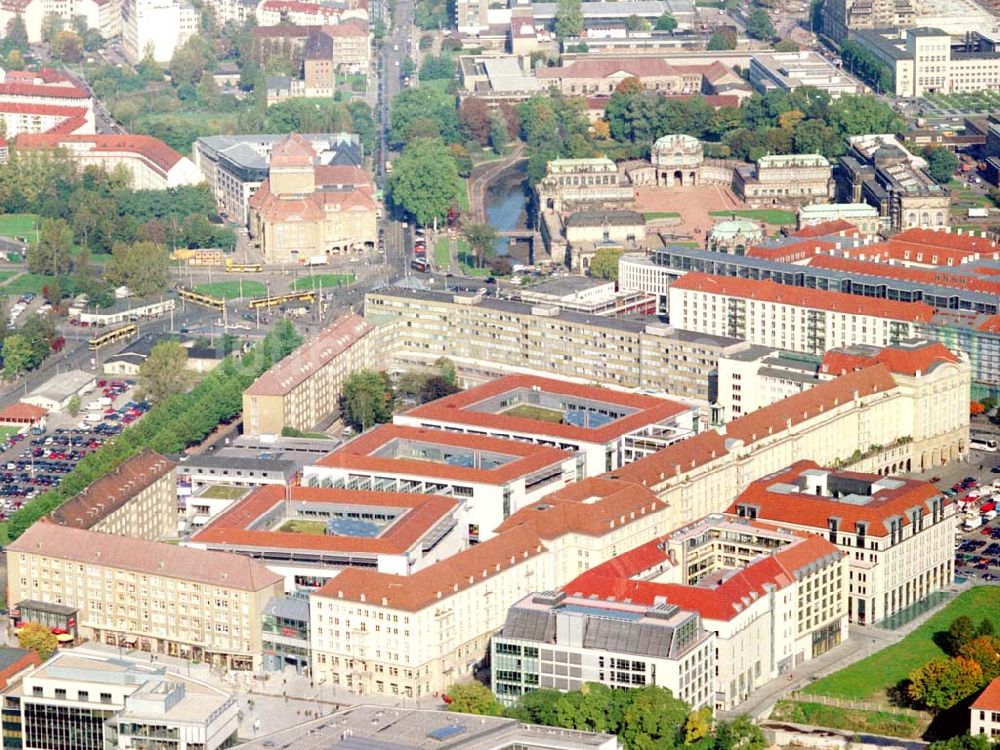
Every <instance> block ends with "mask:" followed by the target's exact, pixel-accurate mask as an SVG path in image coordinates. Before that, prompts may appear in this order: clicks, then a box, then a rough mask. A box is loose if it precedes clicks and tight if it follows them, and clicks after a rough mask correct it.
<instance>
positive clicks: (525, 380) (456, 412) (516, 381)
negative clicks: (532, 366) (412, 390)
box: [406, 375, 688, 443]
mask: <svg viewBox="0 0 1000 750" xmlns="http://www.w3.org/2000/svg"><path fill="white" fill-rule="evenodd" d="M522 388H529V389H531V388H535V389H539V390H541V391H543V392H545V393H554V394H560V395H564V396H573V397H576V398H581V399H592V400H594V401H604V402H606V403H610V404H614V405H616V406H623V407H628V408H632V409H637V410H638V411H636V412H635V413H633V414H630V415H628V416H625V417H622V418H621V419H617V420H615V421H613V422H610V423H608V424H606V425H604V426H603V427H598V428H590V427H577V426H575V425H569V424H559V423H555V422H546V421H542V420H538V419H530V418H527V417H513V416H509V415H505V414H493V413H490V412H486V411H477V410H474V409H471V408H469V407H471V406H473V405H474V404H477V403H479V402H481V401H484V400H486V399H488V398H491V397H493V396H498V395H500V394H502V393H507V392H508V391H513V390H516V389H522ZM687 408H688V407H687V406H685V405H684V404H680V403H678V402H676V401H667V400H666V399H662V398H656V397H655V396H646V395H642V394H635V393H625V392H623V391H615V390H611V389H609V388H601V387H599V386H593V385H578V384H576V383H569V382H566V381H563V380H553V379H551V378H542V377H538V376H536V375H508V376H506V377H503V378H498V379H496V380H491V381H490V382H488V383H484V384H483V385H480V386H477V387H475V388H470V389H469V390H467V391H461V392H459V393H456V394H454V395H451V396H446V397H445V398H441V399H438V400H436V401H431V402H430V403H428V404H424V405H423V406H418V407H416V408H414V409H411V410H410V411H408V412H406V416H407V417H411V418H413V419H424V420H433V421H440V422H455V423H458V424H466V425H475V426H478V427H483V428H487V429H489V428H492V429H498V430H509V431H511V432H522V433H529V434H532V435H546V436H552V437H559V438H565V439H569V440H581V441H585V442H593V443H601V442H608V441H610V440H614V439H615V438H618V437H621V436H622V435H624V434H626V433H628V432H631V431H632V430H635V429H637V428H639V427H642V426H643V425H647V424H651V423H655V422H659V421H662V420H664V419H667V418H669V417H671V416H674V415H675V414H680V413H682V412H684V411H686V410H687Z"/></svg>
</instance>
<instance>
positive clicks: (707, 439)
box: [604, 430, 729, 487]
mask: <svg viewBox="0 0 1000 750" xmlns="http://www.w3.org/2000/svg"><path fill="white" fill-rule="evenodd" d="M727 453H729V450H728V449H727V448H726V438H725V437H723V436H722V435H720V434H719V433H718V432H716V431H715V430H706V431H705V432H701V433H698V434H697V435H695V436H693V437H689V438H688V439H687V440H681V441H679V442H677V443H673V444H671V445H668V446H667V447H666V448H663V449H662V450H658V451H657V452H656V453H653V454H651V455H649V456H646V457H645V458H640V459H639V460H638V461H633V462H632V463H630V464H625V466H622V467H621V468H619V469H616V470H615V471H613V472H611V473H609V474H605V475H604V476H606V477H608V478H610V479H624V480H626V481H629V482H635V483H636V484H640V485H642V486H643V487H655V486H656V485H658V484H660V483H661V482H664V481H666V480H667V479H670V478H671V477H675V476H681V475H683V474H684V473H685V472H687V471H691V470H692V469H696V468H698V467H699V466H704V465H705V464H708V463H711V462H712V461H715V460H716V459H719V458H722V457H723V456H725V455H726V454H727Z"/></svg>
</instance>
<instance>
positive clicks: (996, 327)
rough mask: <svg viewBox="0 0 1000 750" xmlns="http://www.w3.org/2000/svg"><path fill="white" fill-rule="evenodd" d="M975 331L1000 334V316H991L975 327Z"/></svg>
mask: <svg viewBox="0 0 1000 750" xmlns="http://www.w3.org/2000/svg"><path fill="white" fill-rule="evenodd" d="M976 330H977V331H986V332H987V333H1000V315H991V316H990V317H988V318H987V319H986V320H984V321H983V322H982V323H980V324H979V325H978V326H977V327H976Z"/></svg>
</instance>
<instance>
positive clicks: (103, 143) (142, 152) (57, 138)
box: [17, 133, 183, 175]
mask: <svg viewBox="0 0 1000 750" xmlns="http://www.w3.org/2000/svg"><path fill="white" fill-rule="evenodd" d="M67 143H89V144H93V148H92V149H89V150H88V151H87V152H86V153H95V152H96V153H101V152H121V151H125V152H132V153H135V154H137V155H139V156H141V157H143V158H144V159H146V160H147V161H149V162H150V163H151V164H153V165H154V166H155V167H158V168H159V170H160V171H162V173H163V174H164V175H166V174H167V172H169V171H170V169H171V168H172V167H173V166H174V165H175V164H177V162H179V161H180V160H181V159H182V158H183V157H182V156H181V155H180V154H179V153H177V152H176V151H174V150H173V149H172V148H170V146H168V145H167V144H166V143H164V142H163V141H161V140H160V139H159V138H153V137H152V136H148V135H118V134H107V135H105V134H97V135H57V134H53V133H24V134H22V135H19V136H18V137H17V146H18V148H60V147H62V146H63V145H64V144H67Z"/></svg>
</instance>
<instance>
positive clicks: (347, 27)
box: [323, 19, 368, 37]
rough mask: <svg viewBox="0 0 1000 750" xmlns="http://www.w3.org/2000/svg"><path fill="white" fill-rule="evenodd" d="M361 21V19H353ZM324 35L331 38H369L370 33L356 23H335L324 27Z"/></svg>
mask: <svg viewBox="0 0 1000 750" xmlns="http://www.w3.org/2000/svg"><path fill="white" fill-rule="evenodd" d="M352 20H360V19H352ZM323 33H324V34H326V35H327V36H330V37H337V36H353V37H359V36H368V31H367V30H366V29H364V28H363V27H362V26H360V25H358V24H355V23H335V24H327V25H325V26H323Z"/></svg>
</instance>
